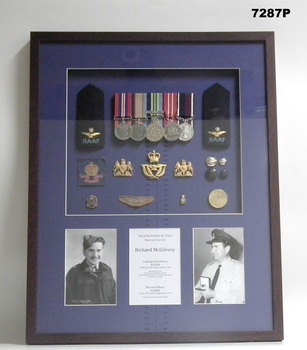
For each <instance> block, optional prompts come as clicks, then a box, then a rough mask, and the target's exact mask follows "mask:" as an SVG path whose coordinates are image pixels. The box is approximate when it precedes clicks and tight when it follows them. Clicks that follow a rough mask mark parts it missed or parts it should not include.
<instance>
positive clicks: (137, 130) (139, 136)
mask: <svg viewBox="0 0 307 350" xmlns="http://www.w3.org/2000/svg"><path fill="white" fill-rule="evenodd" d="M146 132H147V130H146V126H145V125H143V124H141V123H136V124H133V125H132V133H131V138H132V140H134V141H142V140H144V139H145V137H146Z"/></svg>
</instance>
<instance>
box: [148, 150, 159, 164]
mask: <svg viewBox="0 0 307 350" xmlns="http://www.w3.org/2000/svg"><path fill="white" fill-rule="evenodd" d="M160 157H161V154H160V153H156V151H155V150H153V151H152V152H150V153H148V158H149V162H150V163H158V162H159V159H160Z"/></svg>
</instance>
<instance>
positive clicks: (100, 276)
mask: <svg viewBox="0 0 307 350" xmlns="http://www.w3.org/2000/svg"><path fill="white" fill-rule="evenodd" d="M65 233H66V247H65V250H66V254H65V296H64V301H65V305H66V306H84V305H87V306H89V305H96V306H106V305H116V302H117V300H116V299H117V298H116V295H117V293H116V291H117V289H116V269H117V266H116V265H117V264H116V261H117V253H116V252H117V250H116V246H117V230H116V229H67V230H66V232H65Z"/></svg>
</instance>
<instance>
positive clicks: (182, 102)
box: [178, 93, 195, 119]
mask: <svg viewBox="0 0 307 350" xmlns="http://www.w3.org/2000/svg"><path fill="white" fill-rule="evenodd" d="M178 104H179V110H178V115H179V118H182V119H190V118H194V115H195V101H194V93H180V94H179V103H178Z"/></svg>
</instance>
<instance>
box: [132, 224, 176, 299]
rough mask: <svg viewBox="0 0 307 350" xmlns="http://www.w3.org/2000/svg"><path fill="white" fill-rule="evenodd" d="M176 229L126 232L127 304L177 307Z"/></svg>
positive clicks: (136, 229) (147, 229) (148, 229)
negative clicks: (128, 242) (127, 260)
mask: <svg viewBox="0 0 307 350" xmlns="http://www.w3.org/2000/svg"><path fill="white" fill-rule="evenodd" d="M180 266H181V262H180V229H179V228H144V229H142V228H141V229H139V228H135V229H130V246H129V271H130V272H129V303H130V305H179V304H181V279H180V277H181V270H180Z"/></svg>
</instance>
